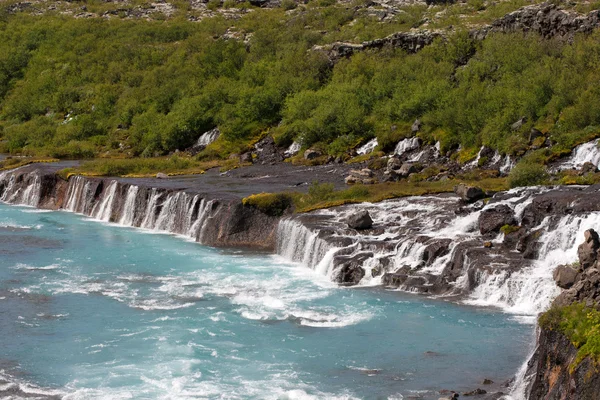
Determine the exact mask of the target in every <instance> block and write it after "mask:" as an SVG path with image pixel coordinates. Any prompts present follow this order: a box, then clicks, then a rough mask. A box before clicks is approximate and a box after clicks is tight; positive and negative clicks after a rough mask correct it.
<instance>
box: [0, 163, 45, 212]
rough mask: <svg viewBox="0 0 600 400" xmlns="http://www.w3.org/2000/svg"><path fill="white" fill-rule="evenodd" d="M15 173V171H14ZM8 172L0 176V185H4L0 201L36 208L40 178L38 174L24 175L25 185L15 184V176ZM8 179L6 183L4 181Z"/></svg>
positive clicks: (38, 199)
mask: <svg viewBox="0 0 600 400" xmlns="http://www.w3.org/2000/svg"><path fill="white" fill-rule="evenodd" d="M15 171H16V170H15ZM10 172H12V171H8V172H3V173H1V174H0V183H4V191H3V192H0V201H3V202H5V203H12V204H22V205H26V206H32V207H36V206H37V205H38V204H39V202H40V194H41V177H40V175H39V174H38V173H31V174H28V175H26V176H25V177H24V178H23V179H24V181H26V184H25V185H23V184H19V183H17V175H16V174H11V173H10ZM7 178H8V182H7V181H6V180H7Z"/></svg>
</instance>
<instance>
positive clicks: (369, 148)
mask: <svg viewBox="0 0 600 400" xmlns="http://www.w3.org/2000/svg"><path fill="white" fill-rule="evenodd" d="M378 144H379V142H378V141H377V138H375V139H371V140H369V141H368V142H367V143H365V144H363V145H362V146H360V147H359V148H358V150H356V153H357V154H360V155H363V154H369V153H372V152H373V150H375V147H377V145H378Z"/></svg>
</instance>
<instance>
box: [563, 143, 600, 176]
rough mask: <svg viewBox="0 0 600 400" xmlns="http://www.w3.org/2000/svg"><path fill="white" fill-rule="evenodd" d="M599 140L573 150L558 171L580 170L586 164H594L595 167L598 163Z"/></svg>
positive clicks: (599, 154) (599, 156)
mask: <svg viewBox="0 0 600 400" xmlns="http://www.w3.org/2000/svg"><path fill="white" fill-rule="evenodd" d="M598 144H600V139H596V140H592V141H591V142H587V143H584V144H580V145H579V146H577V147H575V149H573V152H572V154H571V156H570V157H569V158H568V159H567V160H566V161H565V162H563V163H562V164H561V165H560V167H559V169H571V168H581V167H582V166H583V164H585V163H586V162H589V163H592V164H594V165H595V166H596V167H597V166H598V163H600V148H599V147H598Z"/></svg>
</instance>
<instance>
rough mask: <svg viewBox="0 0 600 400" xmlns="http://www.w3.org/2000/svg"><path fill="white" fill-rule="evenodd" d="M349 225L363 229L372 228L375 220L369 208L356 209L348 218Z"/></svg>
mask: <svg viewBox="0 0 600 400" xmlns="http://www.w3.org/2000/svg"><path fill="white" fill-rule="evenodd" d="M346 223H347V224H348V227H350V228H352V229H357V230H362V229H370V228H371V227H372V226H373V220H372V219H371V215H370V214H369V212H368V211H367V210H360V211H356V212H354V213H352V214H350V215H349V216H348V218H347V219H346Z"/></svg>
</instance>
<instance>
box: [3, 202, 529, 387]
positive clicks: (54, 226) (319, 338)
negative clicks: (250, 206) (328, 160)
mask: <svg viewBox="0 0 600 400" xmlns="http://www.w3.org/2000/svg"><path fill="white" fill-rule="evenodd" d="M0 254H2V257H1V258H0V260H1V261H0V263H1V268H0V335H1V337H2V353H1V354H0V359H1V360H0V371H1V375H0V380H4V381H11V382H15V383H16V384H18V385H20V387H21V388H22V389H25V390H27V391H30V392H31V391H34V392H40V393H56V394H59V395H64V396H65V397H66V398H69V399H99V398H105V399H125V398H128V399H129V398H133V399H141V398H143V399H159V398H160V399H185V398H207V399H213V398H224V399H280V398H281V399H311V398H315V399H323V398H343V399H346V398H363V399H400V398H411V396H417V398H423V399H437V398H439V393H438V391H439V390H442V389H451V390H457V391H461V392H462V391H466V390H472V389H474V388H476V387H481V381H482V380H483V379H484V378H491V379H493V380H494V381H496V382H501V381H502V380H505V379H508V378H510V377H512V376H513V375H514V374H515V373H516V372H517V370H518V369H519V367H520V366H521V365H522V364H523V362H524V360H525V358H526V356H527V354H528V351H529V349H530V347H531V345H532V343H533V341H534V334H533V326H532V325H524V324H521V323H519V322H517V321H516V320H515V319H514V318H513V317H512V316H510V315H507V314H504V313H502V312H500V311H499V310H495V309H490V308H477V307H470V306H464V305H456V304H453V303H450V302H445V301H441V300H435V299H428V298H425V297H420V296H413V295H409V294H403V293H399V292H395V291H387V290H384V289H373V288H370V289H364V288H363V289H357V288H340V287H337V286H336V285H334V284H333V283H331V282H329V281H327V280H326V278H325V277H323V276H320V275H317V274H316V273H315V272H314V271H312V270H310V269H308V268H304V267H302V266H300V265H297V264H290V263H288V262H285V261H283V260H282V259H281V258H278V257H275V256H270V255H265V254H250V253H244V252H237V251H223V250H216V249H212V248H208V247H205V246H201V245H198V244H197V243H192V242H189V241H185V240H182V239H181V238H178V237H175V236H171V235H165V234H147V233H144V232H143V231H140V230H136V229H131V228H123V227H119V226H116V225H108V224H104V223H97V222H94V221H91V220H90V219H88V218H85V217H82V216H79V215H74V214H70V213H65V212H47V211H46V212H44V211H40V210H36V209H32V208H24V207H15V206H7V205H3V204H0ZM3 387H4V386H2V387H0V390H6V389H3ZM42 388H43V389H42Z"/></svg>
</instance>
